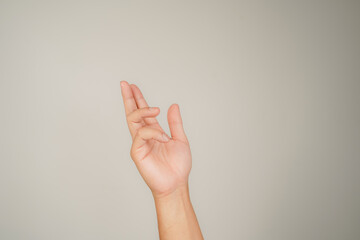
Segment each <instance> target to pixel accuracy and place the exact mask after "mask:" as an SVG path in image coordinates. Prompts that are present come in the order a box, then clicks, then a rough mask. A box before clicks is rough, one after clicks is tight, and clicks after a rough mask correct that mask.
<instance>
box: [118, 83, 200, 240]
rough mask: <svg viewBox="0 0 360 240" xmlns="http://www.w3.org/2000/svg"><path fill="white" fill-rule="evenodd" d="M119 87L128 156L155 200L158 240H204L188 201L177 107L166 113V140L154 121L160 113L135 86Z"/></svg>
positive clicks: (185, 144) (186, 151) (186, 148)
mask: <svg viewBox="0 0 360 240" xmlns="http://www.w3.org/2000/svg"><path fill="white" fill-rule="evenodd" d="M120 86H121V94H122V97H123V102H124V107H125V113H126V121H127V125H128V127H129V131H130V134H131V137H132V141H133V142H132V146H131V150H130V156H131V158H132V160H133V161H134V163H135V165H136V167H137V169H138V171H139V173H140V174H141V176H142V178H143V179H144V181H145V182H146V184H147V185H148V186H149V188H150V190H151V192H152V195H153V197H154V202H155V208H156V213H157V221H158V230H159V237H160V239H161V240H167V239H171V240H177V239H182V240H187V239H196V240H197V239H204V238H203V236H202V233H201V230H200V226H199V223H198V221H197V218H196V215H195V212H194V209H193V206H192V204H191V201H190V194H189V185H188V178H189V174H190V170H191V162H192V157H191V151H190V145H189V141H188V139H187V137H186V134H185V132H184V128H183V122H182V119H181V115H180V109H179V105H178V104H172V105H171V106H170V108H169V109H168V112H167V120H168V124H169V129H170V133H171V136H168V135H167V134H166V133H165V131H164V130H163V129H162V127H161V126H160V125H159V123H158V121H157V119H156V116H158V115H159V113H160V109H159V108H158V107H149V105H148V104H147V102H146V100H145V98H144V96H143V94H142V93H141V91H140V89H139V88H138V87H137V86H136V85H135V84H129V83H128V82H126V81H121V82H120Z"/></svg>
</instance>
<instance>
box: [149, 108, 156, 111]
mask: <svg viewBox="0 0 360 240" xmlns="http://www.w3.org/2000/svg"><path fill="white" fill-rule="evenodd" d="M149 110H150V111H156V110H157V107H150V108H149Z"/></svg>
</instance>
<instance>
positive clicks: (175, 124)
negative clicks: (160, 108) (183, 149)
mask: <svg viewBox="0 0 360 240" xmlns="http://www.w3.org/2000/svg"><path fill="white" fill-rule="evenodd" d="M167 119H168V123H169V129H170V132H171V137H172V138H173V139H174V140H180V141H183V142H188V139H187V137H186V134H185V131H184V128H183V123H182V119H181V115H180V108H179V105H178V104H172V105H171V106H170V108H169V110H168V114H167Z"/></svg>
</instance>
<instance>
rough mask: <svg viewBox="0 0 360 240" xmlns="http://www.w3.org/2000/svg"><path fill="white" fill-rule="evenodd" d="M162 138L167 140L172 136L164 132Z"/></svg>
mask: <svg viewBox="0 0 360 240" xmlns="http://www.w3.org/2000/svg"><path fill="white" fill-rule="evenodd" d="M162 138H163V140H164V141H166V142H167V141H169V140H170V137H169V136H168V135H167V134H166V133H163V135H162Z"/></svg>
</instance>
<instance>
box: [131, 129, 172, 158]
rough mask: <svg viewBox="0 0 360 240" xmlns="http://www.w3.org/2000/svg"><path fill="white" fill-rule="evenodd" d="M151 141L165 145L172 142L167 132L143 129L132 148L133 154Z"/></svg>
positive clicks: (138, 133) (138, 132) (137, 135)
mask: <svg viewBox="0 0 360 240" xmlns="http://www.w3.org/2000/svg"><path fill="white" fill-rule="evenodd" d="M151 139H154V140H157V141H159V142H164V143H165V142H168V141H169V140H170V138H169V136H167V134H166V133H165V132H163V131H161V130H159V129H156V128H152V127H142V128H140V129H139V130H138V131H137V133H136V135H135V138H134V141H133V144H132V146H131V153H134V151H136V150H137V149H139V148H140V147H142V146H143V145H144V144H145V143H146V142H147V141H148V140H151Z"/></svg>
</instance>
